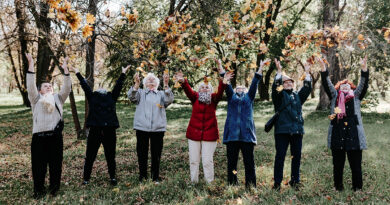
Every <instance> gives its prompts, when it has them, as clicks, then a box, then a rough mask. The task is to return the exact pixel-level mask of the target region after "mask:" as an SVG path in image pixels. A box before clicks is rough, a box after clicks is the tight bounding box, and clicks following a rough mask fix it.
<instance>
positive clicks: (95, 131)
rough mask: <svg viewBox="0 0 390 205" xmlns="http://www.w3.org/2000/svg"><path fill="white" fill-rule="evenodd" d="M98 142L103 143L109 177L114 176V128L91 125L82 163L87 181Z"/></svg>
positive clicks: (97, 148) (112, 177) (98, 145)
mask: <svg viewBox="0 0 390 205" xmlns="http://www.w3.org/2000/svg"><path fill="white" fill-rule="evenodd" d="M100 144H103V148H104V156H105V157H106V161H107V166H108V173H109V175H110V178H111V179H114V178H115V169H116V163H115V149H116V130H115V128H113V127H91V128H90V130H89V134H88V139H87V153H86V157H85V164H84V180H85V181H89V179H90V178H91V172H92V166H93V163H94V161H95V159H96V155H97V152H98V150H99V147H100Z"/></svg>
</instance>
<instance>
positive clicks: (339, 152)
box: [317, 58, 369, 191]
mask: <svg viewBox="0 0 390 205" xmlns="http://www.w3.org/2000/svg"><path fill="white" fill-rule="evenodd" d="M317 60H318V61H319V62H320V64H321V66H322V72H321V79H322V86H323V87H324V90H325V92H326V94H327V95H328V97H329V99H330V103H331V104H330V105H331V107H330V108H331V109H330V112H331V115H330V116H329V118H330V120H331V122H330V125H329V131H328V147H329V148H330V149H331V150H332V156H333V180H334V186H335V188H336V190H338V191H342V190H343V189H344V186H343V170H344V164H345V155H347V156H348V161H349V165H350V167H351V170H352V189H353V190H354V191H356V190H360V189H362V187H363V179H362V150H364V149H367V144H366V135H365V133H364V129H363V122H362V116H361V113H360V103H361V100H362V99H363V98H364V96H365V94H366V92H367V89H368V74H369V72H368V70H367V58H364V59H363V60H362V61H361V65H362V72H361V79H360V84H359V86H358V87H356V86H355V85H354V84H353V83H352V82H351V81H349V80H342V81H339V82H338V83H337V84H336V86H333V84H332V82H331V81H330V79H329V77H328V71H327V69H326V64H325V63H324V61H323V60H322V59H320V58H318V59H317Z"/></svg>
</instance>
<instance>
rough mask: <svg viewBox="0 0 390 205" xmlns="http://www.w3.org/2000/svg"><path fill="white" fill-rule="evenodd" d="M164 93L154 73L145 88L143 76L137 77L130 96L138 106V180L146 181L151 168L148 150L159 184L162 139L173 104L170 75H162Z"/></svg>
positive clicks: (135, 124)
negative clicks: (170, 106) (169, 107)
mask: <svg viewBox="0 0 390 205" xmlns="http://www.w3.org/2000/svg"><path fill="white" fill-rule="evenodd" d="M163 81H164V82H163V83H164V91H161V90H160V91H159V90H158V86H159V84H160V80H159V79H158V78H157V77H156V76H155V75H154V74H152V73H149V74H147V76H146V77H145V78H144V79H143V89H141V88H139V86H140V77H139V74H138V73H136V74H135V75H134V86H133V87H131V88H130V90H129V91H128V93H127V95H128V97H129V99H130V101H131V102H133V103H135V104H136V105H137V106H136V110H135V114H134V130H136V136H137V156H138V166H139V180H140V181H142V180H146V179H147V178H148V177H147V167H148V149H149V141H150V151H151V157H152V170H151V177H152V180H153V181H155V182H158V181H159V180H160V179H159V173H160V172H159V170H160V159H161V152H162V148H163V137H164V132H165V131H166V126H167V118H166V113H165V109H166V108H167V107H168V106H169V105H170V104H171V103H172V102H173V93H172V90H171V89H170V88H169V87H168V82H169V75H167V74H164V76H163Z"/></svg>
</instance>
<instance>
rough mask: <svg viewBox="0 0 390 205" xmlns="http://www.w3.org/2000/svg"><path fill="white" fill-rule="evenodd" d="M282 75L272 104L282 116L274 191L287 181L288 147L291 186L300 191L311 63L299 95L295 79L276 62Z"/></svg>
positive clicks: (277, 128)
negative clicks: (286, 161) (304, 124)
mask: <svg viewBox="0 0 390 205" xmlns="http://www.w3.org/2000/svg"><path fill="white" fill-rule="evenodd" d="M275 64H276V67H277V68H278V73H277V75H276V77H275V80H274V83H273V85H272V102H273V104H274V108H275V112H279V113H280V114H279V117H278V119H277V121H276V122H275V132H274V134H275V148H276V156H275V164H274V186H273V189H276V190H280V184H281V182H282V179H283V165H284V159H285V157H286V152H287V148H288V145H289V144H290V150H291V156H292V160H291V161H292V162H291V180H290V182H289V184H290V185H291V186H292V187H294V188H296V189H299V185H300V176H299V169H300V165H301V150H302V138H303V134H304V129H303V117H302V105H303V103H305V101H306V99H307V97H309V95H310V92H311V89H312V87H311V78H310V74H309V71H310V64H309V63H306V64H305V72H306V77H305V79H304V81H303V87H302V88H301V89H300V90H299V92H295V91H293V88H294V80H293V79H291V78H290V77H288V76H287V75H282V66H281V65H280V62H279V61H278V60H277V59H275Z"/></svg>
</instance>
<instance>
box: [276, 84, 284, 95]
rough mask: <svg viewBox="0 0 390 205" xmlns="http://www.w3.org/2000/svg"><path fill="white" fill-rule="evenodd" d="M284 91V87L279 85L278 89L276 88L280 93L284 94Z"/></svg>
mask: <svg viewBox="0 0 390 205" xmlns="http://www.w3.org/2000/svg"><path fill="white" fill-rule="evenodd" d="M282 90H283V85H279V86H278V87H277V88H276V91H278V92H279V93H280V92H282Z"/></svg>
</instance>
